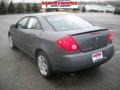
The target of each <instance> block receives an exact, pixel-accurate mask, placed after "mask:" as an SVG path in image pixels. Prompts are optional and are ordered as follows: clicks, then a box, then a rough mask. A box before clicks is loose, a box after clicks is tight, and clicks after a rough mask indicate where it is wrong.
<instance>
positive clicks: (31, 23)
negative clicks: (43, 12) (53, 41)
mask: <svg viewBox="0 0 120 90" xmlns="http://www.w3.org/2000/svg"><path fill="white" fill-rule="evenodd" d="M37 23H38V20H37V19H36V18H34V17H32V18H30V19H29V21H28V24H27V29H36V25H37Z"/></svg>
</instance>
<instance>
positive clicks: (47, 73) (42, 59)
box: [37, 52, 52, 79]
mask: <svg viewBox="0 0 120 90" xmlns="http://www.w3.org/2000/svg"><path fill="white" fill-rule="evenodd" d="M37 64H38V68H39V71H40V73H41V75H42V76H43V77H44V78H47V79H48V78H50V77H51V75H52V69H51V66H50V62H49V59H48V57H47V55H46V54H45V53H44V52H38V54H37Z"/></svg>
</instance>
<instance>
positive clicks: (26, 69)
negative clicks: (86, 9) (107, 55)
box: [0, 13, 120, 90]
mask: <svg viewBox="0 0 120 90" xmlns="http://www.w3.org/2000/svg"><path fill="white" fill-rule="evenodd" d="M24 15H25V14H20V15H3V16H0V90H56V89H57V90H120V15H113V14H105V13H101V14H98V13H79V14H78V15H79V16H80V17H82V18H84V19H85V20H87V21H89V22H91V23H92V24H94V25H98V26H102V27H106V28H109V29H111V30H112V31H113V37H114V45H115V55H114V57H113V58H112V59H111V60H110V61H109V62H107V63H105V64H103V65H101V66H100V67H99V68H96V69H88V70H82V71H80V72H79V73H75V74H68V73H57V74H56V75H55V76H54V78H53V79H51V80H46V79H44V78H43V77H42V76H40V73H39V70H38V68H37V66H36V64H35V62H34V60H32V59H31V58H30V57H29V56H28V55H26V54H24V53H23V52H22V51H20V50H19V49H16V50H11V49H10V47H9V44H8V37H7V33H8V30H9V27H10V25H11V24H14V23H15V22H16V21H17V20H19V19H20V18H21V17H23V16H24Z"/></svg>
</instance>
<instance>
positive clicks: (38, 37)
mask: <svg viewBox="0 0 120 90" xmlns="http://www.w3.org/2000/svg"><path fill="white" fill-rule="evenodd" d="M8 37H9V44H10V47H11V48H12V49H14V48H16V47H17V48H19V49H21V50H22V51H24V52H25V53H27V54H28V55H29V56H31V57H32V58H33V59H34V60H36V61H37V65H38V68H39V70H40V73H41V75H42V76H43V77H45V78H49V77H50V76H52V74H53V72H56V71H63V72H76V71H80V70H82V69H86V68H90V67H97V66H99V65H101V64H103V63H105V62H107V61H108V60H110V59H111V58H112V56H113V54H114V45H113V44H112V32H111V31H110V30H108V29H106V28H102V27H98V26H94V25H92V24H90V23H88V22H87V21H85V20H83V19H81V18H80V17H79V16H77V15H74V14H71V13H62V12H61V13H41V14H32V15H29V16H26V17H23V18H22V19H20V20H19V21H18V22H17V23H16V24H13V25H11V27H10V30H9V32H8Z"/></svg>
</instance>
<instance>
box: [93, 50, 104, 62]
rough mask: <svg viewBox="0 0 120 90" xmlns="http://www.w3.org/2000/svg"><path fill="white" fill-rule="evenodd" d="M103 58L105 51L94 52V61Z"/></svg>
mask: <svg viewBox="0 0 120 90" xmlns="http://www.w3.org/2000/svg"><path fill="white" fill-rule="evenodd" d="M102 58H103V53H102V52H96V53H93V54H92V60H93V62H97V61H99V60H101V59H102Z"/></svg>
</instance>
